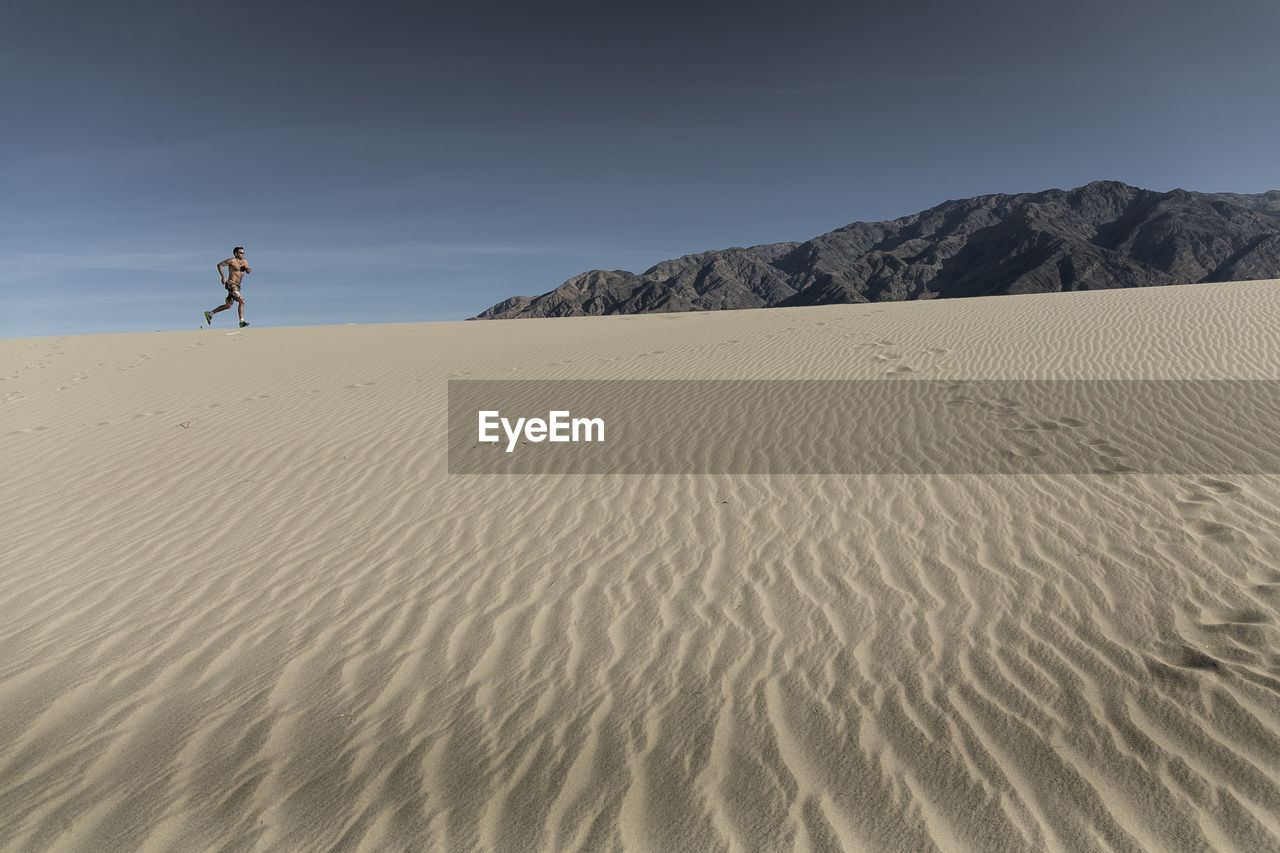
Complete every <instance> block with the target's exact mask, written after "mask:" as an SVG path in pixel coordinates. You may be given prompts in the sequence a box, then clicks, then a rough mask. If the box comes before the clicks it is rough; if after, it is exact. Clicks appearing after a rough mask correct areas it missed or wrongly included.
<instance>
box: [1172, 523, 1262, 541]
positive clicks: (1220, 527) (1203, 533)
mask: <svg viewBox="0 0 1280 853" xmlns="http://www.w3.org/2000/svg"><path fill="white" fill-rule="evenodd" d="M1185 529H1186V531H1187V532H1188V533H1191V534H1193V535H1195V536H1198V537H1200V538H1201V539H1212V540H1215V541H1217V542H1231V541H1233V540H1235V538H1236V537H1237V536H1243V535H1244V534H1242V533H1241V532H1240V531H1238V530H1236V529H1235V528H1234V527H1230V526H1228V525H1226V524H1220V523H1218V522H1216V521H1208V520H1206V519H1196V520H1195V521H1192V522H1189V523H1188V524H1187V525H1185ZM1245 538H1247V537H1245Z"/></svg>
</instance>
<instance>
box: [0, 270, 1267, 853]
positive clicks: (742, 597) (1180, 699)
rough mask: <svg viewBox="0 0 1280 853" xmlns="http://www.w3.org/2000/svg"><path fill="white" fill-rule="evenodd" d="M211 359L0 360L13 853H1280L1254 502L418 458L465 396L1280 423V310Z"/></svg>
mask: <svg viewBox="0 0 1280 853" xmlns="http://www.w3.org/2000/svg"><path fill="white" fill-rule="evenodd" d="M228 325H229V324H228V323H223V324H222V326H217V325H215V326H214V327H213V328H209V329H198V330H197V329H194V328H193V329H192V330H191V331H186V332H166V333H154V334H127V335H103V336H77V337H65V338H44V339H18V340H3V341H0V400H2V401H3V403H2V405H0V460H2V461H3V470H4V481H5V483H4V489H3V491H2V492H0V518H2V519H3V521H2V522H0V553H3V554H4V555H5V556H4V558H3V568H0V609H2V614H3V616H2V618H0V849H4V850H46V849H49V850H86V851H107V850H263V851H266V850H370V851H372V850H444V851H453V850H549V851H561V850H628V851H716V850H741V851H756V850H768V851H774V850H866V851H929V850H940V851H961V850H972V851H1018V850H1027V851H1032V850H1037V851H1038V850H1070V851H1077V850H1078V851H1092V850H1100V851H1138V850H1146V851H1164V850H1171V851H1173V850H1176V851H1184V850H1185V851H1193V850H1214V851H1220V850H1221V851H1225V850H1242V851H1245V850H1247V851H1264V850H1280V623H1278V620H1280V475H1277V474H1275V473H1258V472H1256V471H1230V470H1224V471H1221V472H1218V473H1216V474H1212V475H1211V474H1205V473H1196V474H1178V473H1172V474H1136V473H1114V472H1112V473H1096V474H1095V473H1087V472H1085V473H1080V474H1061V475H1024V474H984V473H974V474H967V475H966V474H955V475H929V474H916V475H892V474H874V475H873V474H865V475H860V474H848V475H787V474H771V475H759V474H750V475H746V474H741V475H740V474H718V475H707V474H687V473H685V474H682V473H679V472H673V473H668V474H656V475H623V474H616V475H615V474H600V475H591V474H573V475H568V474H564V475H558V474H543V475H520V476H515V475H461V474H450V473H449V468H448V463H447V453H446V445H445V432H446V416H447V412H446V408H447V381H448V380H449V379H459V378H474V379H481V378H486V379H506V378H527V379H535V378H541V379H744V378H749V379H867V380H871V379H881V378H904V377H905V378H921V379H955V380H970V379H987V378H1001V379H1043V378H1057V379H1138V380H1142V379H1277V378H1280V282H1275V281H1270V282H1247V283H1232V284H1214V285H1188V286H1183V287H1174V288H1151V289H1138V290H1122V291H1108V292H1092V293H1068V294H1050V295H1037V296H1016V297H993V298H984V299H972V300H964V301H928V302H913V303H899V304H872V305H844V306H828V307H820V308H797V309H773V310H764V311H742V312H724V313H706V314H673V315H650V316H641V317H601V318H570V319H560V320H515V321H496V322H458V323H423V324H401V325H378V326H338V327H315V328H257V327H250V328H248V329H244V330H239V331H237V330H231V329H229V328H227V326H228ZM1016 402H1017V401H1011V403H1010V405H1011V406H1013V405H1015V404H1016ZM1027 414H1028V416H1029V417H1031V418H1032V419H1033V423H1034V422H1036V421H1035V420H1034V418H1035V416H1036V413H1027ZM866 416H867V417H868V418H875V417H876V413H875V412H868V413H866ZM1157 416H1158V413H1157ZM1040 423H1042V424H1043V423H1044V422H1043V421H1040ZM1051 425H1052V424H1051ZM1052 426H1055V427H1062V428H1063V429H1055V434H1058V435H1059V436H1061V435H1068V436H1075V437H1076V438H1075V439H1074V440H1076V443H1077V444H1078V446H1079V448H1080V452H1081V453H1082V454H1085V453H1096V452H1104V453H1105V452H1106V450H1107V448H1108V447H1112V446H1115V445H1117V444H1122V443H1123V440H1124V436H1115V435H1106V434H1094V430H1093V427H1092V426H1091V424H1090V423H1089V421H1088V419H1076V420H1072V421H1070V422H1063V423H1059V424H1056V425H1052ZM682 429H683V430H693V429H697V425H696V424H684V425H681V424H679V423H676V424H673V426H672V430H673V433H672V435H671V436H670V437H669V438H668V439H667V440H669V441H678V440H679V439H680V434H679V433H680V430H682ZM1064 430H1065V431H1064ZM1072 430H1074V432H1071V431H1072Z"/></svg>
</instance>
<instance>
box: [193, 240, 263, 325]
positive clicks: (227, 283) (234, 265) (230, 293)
mask: <svg viewBox="0 0 1280 853" xmlns="http://www.w3.org/2000/svg"><path fill="white" fill-rule="evenodd" d="M231 255H232V256H231V257H230V258H227V259H226V260H225V261H223V262H222V263H220V264H218V277H219V278H221V279H222V286H223V287H225V288H226V289H227V301H226V302H224V303H222V304H221V305H219V306H218V307H217V308H214V309H213V310H212V311H206V312H204V321H205V322H206V323H208V324H209V325H213V315H214V314H217V313H218V312H219V311H226V310H227V309H228V308H230V307H231V303H232V302H236V303H238V305H237V307H238V309H239V313H240V328H242V329H243V328H244V327H245V326H247V325H249V324H248V323H247V322H245V319H244V297H243V296H241V295H240V280H241V279H242V278H244V277H245V276H246V275H248V274H249V273H251V272H253V270H251V269H249V265H248V264H246V263H245V262H244V247H243V246H236V247H235V250H234V251H232V253H231ZM223 267H226V268H227V271H226V273H225V274H224V273H223V272H222V268H223Z"/></svg>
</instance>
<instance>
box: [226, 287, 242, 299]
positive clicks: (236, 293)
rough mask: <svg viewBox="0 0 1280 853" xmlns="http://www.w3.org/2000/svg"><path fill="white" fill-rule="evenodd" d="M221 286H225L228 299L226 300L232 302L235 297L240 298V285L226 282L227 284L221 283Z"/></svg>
mask: <svg viewBox="0 0 1280 853" xmlns="http://www.w3.org/2000/svg"><path fill="white" fill-rule="evenodd" d="M223 286H224V287H226V288H227V301H228V302H232V301H234V300H236V299H239V298H240V285H238V284H227V285H223Z"/></svg>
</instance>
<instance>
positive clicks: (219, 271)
mask: <svg viewBox="0 0 1280 853" xmlns="http://www.w3.org/2000/svg"><path fill="white" fill-rule="evenodd" d="M223 267H226V268H227V269H231V259H230V258H227V259H226V260H225V261H223V262H222V263H220V264H218V278H220V279H222V283H223V284H226V283H227V277H226V276H225V275H223V274H222V268H223Z"/></svg>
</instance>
